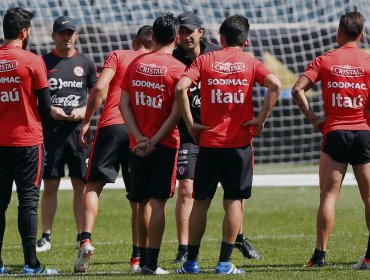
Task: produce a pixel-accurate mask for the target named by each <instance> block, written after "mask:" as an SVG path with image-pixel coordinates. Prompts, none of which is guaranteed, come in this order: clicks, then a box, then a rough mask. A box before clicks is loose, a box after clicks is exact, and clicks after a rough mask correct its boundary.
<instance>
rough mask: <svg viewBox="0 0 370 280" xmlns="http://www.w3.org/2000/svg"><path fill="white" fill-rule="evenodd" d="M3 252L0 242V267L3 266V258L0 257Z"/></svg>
mask: <svg viewBox="0 0 370 280" xmlns="http://www.w3.org/2000/svg"><path fill="white" fill-rule="evenodd" d="M2 251H3V242H2V241H1V242H0V261H1V267H3V266H4V264H3V258H2V257H1V252H2Z"/></svg>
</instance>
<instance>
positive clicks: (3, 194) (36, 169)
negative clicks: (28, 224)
mask: <svg viewBox="0 0 370 280" xmlns="http://www.w3.org/2000/svg"><path fill="white" fill-rule="evenodd" d="M43 163H44V148H43V145H42V144H40V145H35V146H27V147H4V146H0V208H1V209H4V208H5V209H6V207H7V205H8V204H9V202H10V198H11V193H12V187H13V182H14V181H15V184H16V186H17V192H18V199H19V201H20V204H21V205H23V203H21V202H22V201H23V200H27V201H32V203H33V205H32V206H33V207H36V209H37V205H38V199H39V189H40V184H41V179H42V173H43V165H44V164H43Z"/></svg>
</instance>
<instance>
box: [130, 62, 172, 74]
mask: <svg viewBox="0 0 370 280" xmlns="http://www.w3.org/2000/svg"><path fill="white" fill-rule="evenodd" d="M136 72H137V73H141V74H143V75H146V76H166V74H167V67H165V66H159V65H155V64H144V63H139V64H138V65H137V68H136Z"/></svg>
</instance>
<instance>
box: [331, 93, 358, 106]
mask: <svg viewBox="0 0 370 280" xmlns="http://www.w3.org/2000/svg"><path fill="white" fill-rule="evenodd" d="M331 101H332V102H331V103H332V104H331V105H332V106H333V107H339V108H341V107H343V108H363V107H364V98H363V97H362V95H359V96H357V97H353V98H352V97H349V96H341V95H340V93H332V94H331Z"/></svg>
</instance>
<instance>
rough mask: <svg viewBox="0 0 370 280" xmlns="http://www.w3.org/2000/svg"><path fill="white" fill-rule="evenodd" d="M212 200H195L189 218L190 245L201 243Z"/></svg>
mask: <svg viewBox="0 0 370 280" xmlns="http://www.w3.org/2000/svg"><path fill="white" fill-rule="evenodd" d="M211 202H212V200H211V199H210V198H208V199H205V200H194V204H193V208H192V209H191V213H190V220H189V228H191V231H190V232H189V244H190V245H196V246H198V245H200V242H201V240H202V237H203V235H204V232H205V230H206V224H207V212H208V209H209V206H210V205H211ZM239 225H240V224H239ZM234 241H235V239H234ZM234 241H233V242H234Z"/></svg>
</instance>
